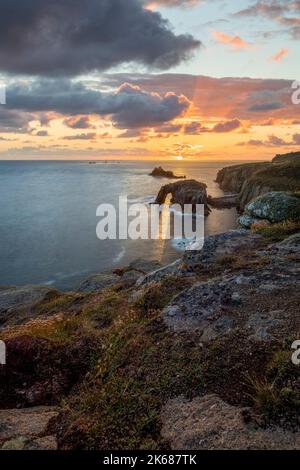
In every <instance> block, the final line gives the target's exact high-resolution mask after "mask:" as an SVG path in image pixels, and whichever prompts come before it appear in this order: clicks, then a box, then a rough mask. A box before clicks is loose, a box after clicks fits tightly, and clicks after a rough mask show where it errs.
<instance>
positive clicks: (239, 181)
mask: <svg viewBox="0 0 300 470" xmlns="http://www.w3.org/2000/svg"><path fill="white" fill-rule="evenodd" d="M271 165H272V163H268V162H263V163H245V164H243V165H233V166H229V167H226V168H223V169H222V170H220V171H219V172H218V174H217V178H216V182H217V183H219V185H220V188H221V189H223V191H231V192H234V193H240V192H241V190H242V187H243V185H244V183H245V182H246V181H247V180H249V179H250V178H251V177H252V176H253V175H254V174H255V173H256V172H257V171H259V170H262V169H268V168H269V167H270V166H271Z"/></svg>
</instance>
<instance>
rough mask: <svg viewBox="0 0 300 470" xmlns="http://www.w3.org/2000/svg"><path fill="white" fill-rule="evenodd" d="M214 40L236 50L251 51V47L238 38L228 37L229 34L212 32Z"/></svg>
mask: <svg viewBox="0 0 300 470" xmlns="http://www.w3.org/2000/svg"><path fill="white" fill-rule="evenodd" d="M212 34H213V36H214V38H215V39H216V40H217V41H218V42H219V43H221V44H228V45H229V46H230V47H232V48H233V49H236V50H243V49H252V48H253V46H252V45H251V44H250V43H249V42H247V41H245V40H244V39H242V38H241V37H240V36H230V35H229V34H225V33H222V31H213V32H212Z"/></svg>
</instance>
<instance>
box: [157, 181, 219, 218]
mask: <svg viewBox="0 0 300 470" xmlns="http://www.w3.org/2000/svg"><path fill="white" fill-rule="evenodd" d="M206 188H207V186H206V184H204V183H200V182H199V181H196V180H186V181H177V182H176V183H170V184H167V185H165V186H163V187H162V188H161V189H160V191H159V193H158V195H157V197H156V200H155V204H164V202H165V201H166V199H167V197H168V196H169V195H171V196H172V199H171V203H172V204H179V205H180V206H181V207H183V206H184V205H185V204H192V205H194V206H195V205H196V204H203V205H204V207H205V215H209V213H210V209H209V207H208V204H207V192H206Z"/></svg>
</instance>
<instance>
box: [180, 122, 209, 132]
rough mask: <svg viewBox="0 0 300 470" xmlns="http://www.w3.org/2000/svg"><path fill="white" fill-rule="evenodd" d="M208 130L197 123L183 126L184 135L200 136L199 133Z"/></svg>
mask: <svg viewBox="0 0 300 470" xmlns="http://www.w3.org/2000/svg"><path fill="white" fill-rule="evenodd" d="M208 131H209V129H208V128H207V127H204V126H202V124H201V123H200V122H198V121H193V122H190V123H189V124H186V125H185V126H184V133H185V134H188V135H197V134H201V132H208Z"/></svg>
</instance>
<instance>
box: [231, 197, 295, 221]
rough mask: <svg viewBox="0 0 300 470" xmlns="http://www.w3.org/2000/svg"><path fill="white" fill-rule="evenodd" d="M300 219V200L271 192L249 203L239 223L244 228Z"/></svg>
mask: <svg viewBox="0 0 300 470" xmlns="http://www.w3.org/2000/svg"><path fill="white" fill-rule="evenodd" d="M299 219H300V199H299V198H298V197H295V196H293V195H292V194H289V193H286V192H282V191H273V192H270V193H267V194H265V195H263V196H259V197H258V198H256V199H254V200H253V201H251V202H250V203H249V204H247V206H246V208H245V214H244V215H243V216H242V217H240V219H239V221H240V223H241V225H243V226H244V227H251V225H253V224H254V223H255V224H257V223H259V222H260V221H264V222H265V221H267V222H270V223H277V222H283V221H284V220H299Z"/></svg>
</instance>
